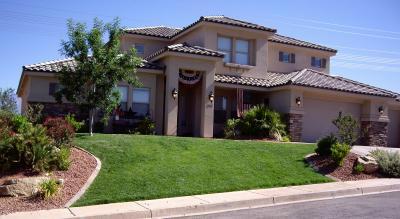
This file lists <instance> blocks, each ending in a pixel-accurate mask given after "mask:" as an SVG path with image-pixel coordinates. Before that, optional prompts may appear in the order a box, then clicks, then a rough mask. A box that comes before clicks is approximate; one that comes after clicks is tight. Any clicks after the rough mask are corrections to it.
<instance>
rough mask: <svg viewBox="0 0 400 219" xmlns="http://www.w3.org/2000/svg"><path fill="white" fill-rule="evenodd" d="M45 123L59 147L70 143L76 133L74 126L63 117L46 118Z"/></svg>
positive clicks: (48, 132) (49, 133) (48, 133)
mask: <svg viewBox="0 0 400 219" xmlns="http://www.w3.org/2000/svg"><path fill="white" fill-rule="evenodd" d="M43 125H44V126H45V127H46V128H47V135H48V136H50V137H51V138H52V139H53V140H54V143H55V144H56V146H57V147H58V148H61V147H62V146H64V145H69V144H70V143H71V141H72V138H73V137H74V135H75V131H74V128H73V127H72V126H71V125H70V124H69V123H68V122H67V121H66V120H65V119H63V118H60V117H57V118H51V117H48V118H46V120H45V122H44V123H43Z"/></svg>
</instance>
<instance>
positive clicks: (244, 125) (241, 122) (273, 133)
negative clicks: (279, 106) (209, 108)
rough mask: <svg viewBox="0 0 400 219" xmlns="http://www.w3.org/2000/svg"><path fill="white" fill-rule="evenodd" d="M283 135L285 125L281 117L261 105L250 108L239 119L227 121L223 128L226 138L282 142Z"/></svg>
mask: <svg viewBox="0 0 400 219" xmlns="http://www.w3.org/2000/svg"><path fill="white" fill-rule="evenodd" d="M285 134H286V133H285V124H284V122H283V120H282V118H281V115H280V114H279V113H278V112H276V111H274V110H272V109H269V108H268V107H265V106H263V105H259V106H255V107H253V108H251V109H250V110H248V111H247V112H245V113H244V115H243V117H242V118H240V119H237V120H235V119H231V120H228V121H227V124H226V126H225V136H226V137H227V138H232V137H236V136H237V135H240V136H245V137H256V138H264V137H269V138H273V139H276V140H282V137H283V136H285Z"/></svg>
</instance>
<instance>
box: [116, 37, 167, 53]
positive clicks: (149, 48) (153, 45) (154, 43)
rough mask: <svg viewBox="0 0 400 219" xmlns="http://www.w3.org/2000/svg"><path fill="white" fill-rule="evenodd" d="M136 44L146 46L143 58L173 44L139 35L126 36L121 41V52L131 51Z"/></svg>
mask: <svg viewBox="0 0 400 219" xmlns="http://www.w3.org/2000/svg"><path fill="white" fill-rule="evenodd" d="M135 43H139V44H143V45H144V55H143V56H142V57H147V56H149V55H151V54H153V53H155V52H156V51H158V50H160V49H161V48H163V47H166V46H168V45H170V44H171V43H170V42H168V41H166V40H162V39H157V38H155V37H143V36H139V35H133V34H125V35H123V36H122V39H121V50H122V51H128V50H130V49H131V48H132V47H133V45H134V44H135Z"/></svg>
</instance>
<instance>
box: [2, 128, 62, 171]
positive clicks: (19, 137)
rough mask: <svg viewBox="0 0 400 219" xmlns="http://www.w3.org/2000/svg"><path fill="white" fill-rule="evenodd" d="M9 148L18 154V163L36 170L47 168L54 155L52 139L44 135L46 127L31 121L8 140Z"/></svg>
mask: <svg viewBox="0 0 400 219" xmlns="http://www.w3.org/2000/svg"><path fill="white" fill-rule="evenodd" d="M10 143H11V147H12V148H11V150H10V152H11V153H12V154H13V155H14V154H15V153H17V154H18V157H16V158H17V159H14V161H18V162H17V163H19V165H22V166H26V167H28V168H31V169H32V170H34V171H37V172H43V171H46V170H49V169H50V167H51V165H50V164H51V162H52V160H53V157H54V150H53V148H54V147H53V145H52V140H51V139H50V138H49V137H48V136H47V135H46V128H44V127H43V126H41V125H36V126H33V125H32V124H31V123H28V125H26V126H24V127H23V128H22V129H21V130H20V132H19V133H17V134H15V135H14V136H13V137H12V139H11V140H10Z"/></svg>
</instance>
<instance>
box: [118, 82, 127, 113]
mask: <svg viewBox="0 0 400 219" xmlns="http://www.w3.org/2000/svg"><path fill="white" fill-rule="evenodd" d="M118 90H119V93H120V95H121V100H120V108H121V110H123V111H127V110H128V86H118Z"/></svg>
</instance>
